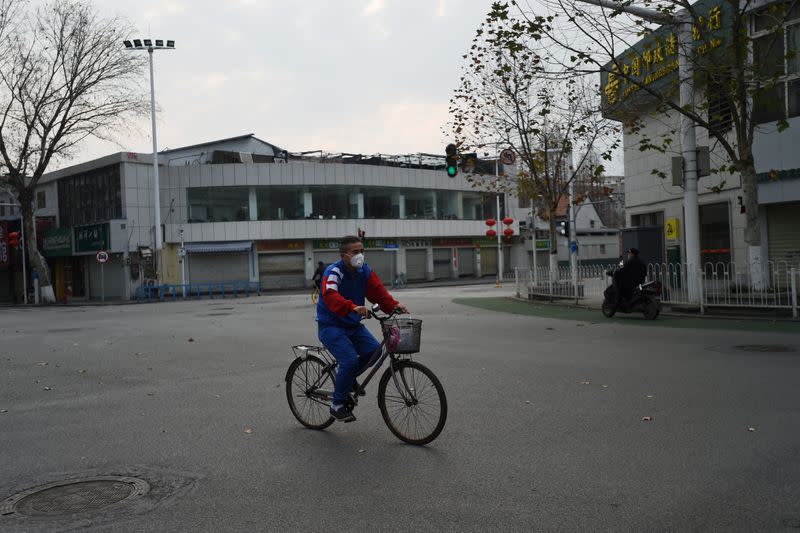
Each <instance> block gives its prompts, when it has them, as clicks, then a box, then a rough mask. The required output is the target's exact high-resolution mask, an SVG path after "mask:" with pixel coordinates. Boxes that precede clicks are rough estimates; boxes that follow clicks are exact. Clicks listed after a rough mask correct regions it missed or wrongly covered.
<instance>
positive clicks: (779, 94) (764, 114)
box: [753, 83, 786, 124]
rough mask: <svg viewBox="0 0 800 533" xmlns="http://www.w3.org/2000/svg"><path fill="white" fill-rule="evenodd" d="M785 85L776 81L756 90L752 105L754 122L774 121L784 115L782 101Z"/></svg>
mask: <svg viewBox="0 0 800 533" xmlns="http://www.w3.org/2000/svg"><path fill="white" fill-rule="evenodd" d="M785 85H786V84H784V83H776V84H775V85H773V86H771V87H765V88H763V89H761V90H760V91H758V93H757V94H756V97H755V102H754V105H753V120H754V121H755V123H756V124H763V123H765V122H775V121H777V120H780V119H782V118H784V117H785V116H786V115H785V111H784V101H783V91H784V87H785Z"/></svg>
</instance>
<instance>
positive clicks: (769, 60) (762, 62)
mask: <svg viewBox="0 0 800 533" xmlns="http://www.w3.org/2000/svg"><path fill="white" fill-rule="evenodd" d="M784 55H785V54H784V52H783V32H777V33H771V34H768V35H764V36H763V37H759V38H757V39H754V40H753V62H754V63H755V65H756V68H757V69H758V74H759V75H760V76H762V77H764V78H771V77H773V76H782V75H783V73H784V69H783V60H784Z"/></svg>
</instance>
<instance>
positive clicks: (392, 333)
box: [381, 318, 422, 354]
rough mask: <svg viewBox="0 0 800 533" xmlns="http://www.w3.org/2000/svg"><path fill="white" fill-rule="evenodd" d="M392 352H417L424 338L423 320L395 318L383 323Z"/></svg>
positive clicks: (384, 334) (387, 345)
mask: <svg viewBox="0 0 800 533" xmlns="http://www.w3.org/2000/svg"><path fill="white" fill-rule="evenodd" d="M381 329H383V337H384V339H386V348H387V349H388V350H389V352H390V353H401V354H402V353H417V352H418V351H419V345H420V340H421V338H422V320H419V319H417V318H394V319H391V320H387V321H385V322H383V323H382V324H381Z"/></svg>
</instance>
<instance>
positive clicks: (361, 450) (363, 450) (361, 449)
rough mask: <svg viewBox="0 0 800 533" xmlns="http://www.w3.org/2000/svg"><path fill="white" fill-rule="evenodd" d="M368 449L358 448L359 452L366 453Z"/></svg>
mask: <svg viewBox="0 0 800 533" xmlns="http://www.w3.org/2000/svg"><path fill="white" fill-rule="evenodd" d="M366 451H367V450H365V449H364V448H360V449H359V450H358V453H364V452H366Z"/></svg>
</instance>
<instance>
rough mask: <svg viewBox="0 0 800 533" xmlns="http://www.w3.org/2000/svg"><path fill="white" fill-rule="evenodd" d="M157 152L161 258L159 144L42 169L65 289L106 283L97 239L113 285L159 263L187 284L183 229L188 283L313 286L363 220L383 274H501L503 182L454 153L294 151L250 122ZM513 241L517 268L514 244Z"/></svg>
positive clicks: (122, 293)
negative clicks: (492, 229) (490, 225)
mask: <svg viewBox="0 0 800 533" xmlns="http://www.w3.org/2000/svg"><path fill="white" fill-rule="evenodd" d="M159 165H160V170H159V175H160V195H161V206H160V209H161V221H162V228H161V231H162V234H163V240H164V248H163V251H162V252H161V254H160V257H159V258H158V260H157V262H156V264H154V263H153V261H152V256H151V251H152V248H153V242H154V239H153V233H152V228H153V219H154V217H153V215H154V213H153V201H152V198H153V176H152V172H153V169H152V159H151V156H150V155H145V154H136V153H117V154H112V155H109V156H107V157H103V158H100V159H96V160H94V161H89V162H86V163H83V164H80V165H75V166H72V167H69V168H65V169H61V170H59V171H56V172H52V173H49V174H47V175H46V176H45V177H44V178H43V180H42V185H41V189H40V190H42V191H45V194H46V198H47V199H46V202H47V205H48V206H49V207H50V206H53V207H52V209H54V211H56V212H57V215H56V218H57V226H58V228H59V229H57V230H51V232H50V234H49V235H48V236H50V237H52V238H53V242H54V243H60V244H58V245H56V244H54V245H53V246H52V247H50V248H51V249H50V250H48V247H47V246H45V254H46V255H48V256H50V257H52V259H51V266H52V267H53V269H54V271H55V273H56V275H55V276H54V278H55V280H56V292H57V294H58V296H59V297H62V295H63V294H64V292H66V293H67V295H68V296H69V297H71V298H95V297H97V296H98V295H99V290H100V287H99V279H100V275H99V269H100V266H99V265H98V264H97V262H96V261H95V259H94V257H95V254H96V252H97V251H98V250H99V249H105V250H107V251H109V252H110V253H111V261H110V262H109V263H107V264H106V265H105V266H104V267H103V268H104V276H103V277H104V279H105V295H106V297H108V298H123V299H127V298H130V297H131V296H132V295H134V294H135V291H136V289H137V287H139V286H140V285H141V284H142V283H143V282H145V281H146V280H147V279H149V278H154V277H155V276H156V270H157V269H160V272H161V275H160V281H161V282H162V283H180V281H181V264H180V259H179V249H180V242H181V239H183V241H184V242H185V249H186V252H187V255H186V262H185V265H183V266H184V271H185V275H186V280H187V282H189V283H195V284H196V283H205V282H225V281H250V282H257V281H258V282H260V283H261V286H262V289H263V290H267V291H269V290H271V289H276V288H293V287H304V286H309V285H310V283H311V281H310V280H311V277H312V274H313V272H314V269H315V267H316V263H317V261H323V262H326V263H329V262H332V261H335V260H337V259H338V257H339V254H338V251H337V250H338V248H337V247H338V239H339V238H341V237H342V236H343V235H346V234H356V233H357V232H358V231H359V230H362V231H364V232H365V233H366V240H365V246H366V249H367V252H366V256H367V262H368V263H369V264H370V265H371V266H372V267H373V269H374V270H375V271H376V272H377V273H378V274H379V276H380V277H381V278H382V279H383V280H384V282H385V283H391V282H392V281H393V280H394V279H395V278H396V277H397V276H398V275H399V274H405V275H406V276H407V278H408V280H409V281H412V282H413V281H425V280H436V279H457V278H463V277H481V276H494V275H496V269H497V262H498V261H497V248H496V242H494V241H493V240H491V239H487V238H486V237H485V235H484V234H485V230H486V226H485V223H484V221H485V219H486V218H489V217H495V216H496V212H495V195H493V194H489V193H483V192H478V191H475V190H474V189H473V188H472V187H471V185H470V184H469V183H468V182H467V180H466V179H465V178H464V176H463V174H460V175H459V176H457V177H456V178H453V179H451V178H448V177H447V174H446V172H445V171H444V168H443V160H442V161H438V160H436V159H435V158H429V157H427V158H426V157H424V156H413V157H411V156H404V157H369V158H366V157H362V156H351V155H347V154H340V155H338V156H336V157H327V156H324V155H319V156H309V155H295V154H289V153H288V152H287V151H286V150H283V149H281V148H278V147H277V146H275V145H272V144H270V143H268V142H264V141H262V140H260V139H257V138H256V137H254V136H253V135H243V136H241V137H235V138H231V139H223V140H220V141H214V142H209V143H204V144H199V145H193V146H188V147H184V148H179V149H173V150H166V151H164V152H161V153H160V154H159ZM502 204H503V210H505V198H502ZM55 206H57V208H56V207H55ZM513 227H514V229H515V233H516V235H519V226H518V224H517V223H516V222H515V223H514V225H513ZM65 239H67V240H68V247H67V248H66V249H65V248H64V247H63V246H62V245H63V244H64V240H65ZM59 246H60V247H59ZM504 254H505V266H506V270H507V271H511V270H512V268H513V264H512V263H511V261H510V257H511V243H507V244H506V245H505V246H504Z"/></svg>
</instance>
